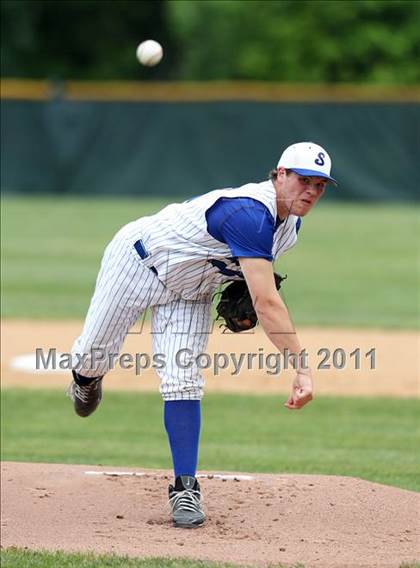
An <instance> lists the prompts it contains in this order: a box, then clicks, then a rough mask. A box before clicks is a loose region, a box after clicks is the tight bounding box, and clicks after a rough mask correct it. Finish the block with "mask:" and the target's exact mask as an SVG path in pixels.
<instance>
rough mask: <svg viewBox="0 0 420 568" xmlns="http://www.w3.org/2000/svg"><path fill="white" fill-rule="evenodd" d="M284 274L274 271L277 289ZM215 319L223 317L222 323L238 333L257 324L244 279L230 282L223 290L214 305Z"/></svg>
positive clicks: (284, 277)
mask: <svg viewBox="0 0 420 568" xmlns="http://www.w3.org/2000/svg"><path fill="white" fill-rule="evenodd" d="M286 278H287V275H286V276H280V274H276V273H274V280H275V282H276V288H277V290H279V289H280V287H281V283H282V282H283V280H286ZM216 311H217V320H219V319H223V320H224V324H222V325H225V326H226V327H227V328H228V329H230V330H231V331H233V332H235V333H238V332H240V331H247V330H248V329H252V328H253V327H255V326H256V325H257V322H258V318H257V314H256V313H255V310H254V306H253V305H252V298H251V294H250V293H249V290H248V286H247V284H246V282H245V280H236V281H235V282H231V283H230V284H229V285H228V286H226V288H225V289H224V290H223V292H222V293H221V296H220V300H219V303H218V304H217V306H216Z"/></svg>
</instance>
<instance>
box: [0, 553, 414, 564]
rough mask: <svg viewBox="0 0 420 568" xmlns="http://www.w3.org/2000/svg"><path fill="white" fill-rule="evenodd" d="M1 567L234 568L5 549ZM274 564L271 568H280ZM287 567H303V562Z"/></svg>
mask: <svg viewBox="0 0 420 568" xmlns="http://www.w3.org/2000/svg"><path fill="white" fill-rule="evenodd" d="M1 560H2V563H1V565H2V567H3V568H56V566H60V568H237V567H235V566H233V565H232V564H218V563H211V562H200V561H194V560H181V559H178V560H177V559H170V560H169V559H165V558H150V559H143V560H141V559H137V558H128V557H122V556H115V555H112V556H111V555H101V556H99V555H93V554H64V553H62V552H55V553H50V552H31V551H27V550H19V549H9V550H3V551H2V552H1ZM282 566H283V565H282V564H276V565H275V566H272V568H282ZM287 568H305V567H304V566H303V564H300V563H298V564H293V566H290V565H288V567H287ZM400 568H420V563H418V562H413V563H409V564H407V563H405V562H404V563H403V564H401V566H400Z"/></svg>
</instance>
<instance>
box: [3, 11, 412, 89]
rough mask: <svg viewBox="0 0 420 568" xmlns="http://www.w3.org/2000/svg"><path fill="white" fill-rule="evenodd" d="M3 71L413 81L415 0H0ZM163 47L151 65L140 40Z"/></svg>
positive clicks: (123, 76) (7, 73) (29, 74)
mask: <svg viewBox="0 0 420 568" xmlns="http://www.w3.org/2000/svg"><path fill="white" fill-rule="evenodd" d="M1 12H2V73H3V75H4V76H15V77H19V76H26V77H40V78H41V77H59V78H63V79H66V78H86V79H87V78H91V79H95V78H101V79H109V78H113V79H118V78H121V79H136V78H155V79H156V78H160V79H188V80H206V79H226V80H230V79H242V80H267V81H270V80H273V81H285V82H333V83H334V82H372V83H397V84H398V83H400V84H404V83H416V82H418V81H419V80H420V66H419V65H418V60H419V58H420V33H419V31H418V30H419V29H420V2H419V1H418V0H60V1H58V0H2V2H1ZM150 37H152V38H154V39H157V40H158V41H160V42H161V43H162V44H163V45H164V47H165V58H164V60H163V62H162V64H160V65H159V66H157V67H156V68H153V69H144V68H142V67H140V66H139V65H138V63H137V62H136V60H135V57H134V52H135V48H136V45H137V44H138V43H139V42H140V41H142V40H143V39H146V38H150Z"/></svg>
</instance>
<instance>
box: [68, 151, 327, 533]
mask: <svg viewBox="0 0 420 568" xmlns="http://www.w3.org/2000/svg"><path fill="white" fill-rule="evenodd" d="M330 172H331V160H330V157H329V155H328V153H327V152H326V150H324V149H323V148H322V147H321V146H319V145H317V144H315V143H313V142H300V143H296V144H293V145H292V146H289V147H288V148H286V150H285V151H284V152H283V154H282V155H281V157H280V160H279V162H278V164H277V168H276V169H274V170H272V172H270V177H269V179H268V180H267V181H263V182H260V183H249V184H246V185H243V186H242V187H237V188H228V189H219V190H215V191H211V192H209V193H206V194H204V195H201V196H199V197H196V198H194V199H191V200H189V201H186V202H184V203H174V204H171V205H168V206H167V207H165V208H163V209H162V210H161V211H159V212H158V213H156V214H155V215H152V216H149V217H143V218H140V219H137V220H136V221H133V222H131V223H129V224H128V225H126V226H124V227H123V228H122V229H121V230H120V231H119V232H118V233H117V234H116V235H115V236H114V238H113V239H112V241H111V242H110V244H109V245H108V246H107V248H106V250H105V253H104V256H103V259H102V264H101V267H100V271H99V275H98V278H97V281H96V288H95V292H94V295H93V298H92V300H91V304H90V307H89V310H88V313H87V317H86V321H85V324H84V327H83V331H82V333H81V335H80V337H78V338H77V339H76V341H75V343H74V346H73V354H74V360H75V361H76V360H77V361H78V364H77V366H76V365H74V368H73V372H72V373H73V380H72V382H71V384H70V387H69V391H68V392H69V395H70V397H71V399H72V401H73V404H74V408H75V411H76V413H77V414H78V415H79V416H83V417H85V416H89V415H90V414H92V412H94V410H95V409H96V408H97V406H98V404H99V403H100V401H101V398H102V380H103V377H104V375H105V374H106V373H107V371H108V370H109V368H110V361H112V355H118V353H119V352H120V349H121V347H122V344H123V342H124V339H125V337H126V335H127V333H128V331H129V330H130V328H131V327H132V326H133V325H134V323H135V322H136V320H137V319H138V318H139V316H140V315H141V313H142V312H143V311H144V310H146V309H147V308H150V309H151V313H152V334H153V350H154V353H162V354H165V364H164V365H163V366H159V368H158V369H157V373H158V375H159V378H160V392H161V395H162V398H163V401H164V423H165V428H166V431H167V435H168V439H169V445H170V448H171V454H172V461H173V467H174V484H173V485H170V486H169V502H170V505H171V510H172V517H173V522H174V525H175V526H179V527H187V528H188V527H195V526H198V525H200V524H202V523H203V522H204V520H205V515H204V511H203V507H202V503H201V493H200V486H199V484H198V481H197V479H196V469H197V461H198V449H199V435H200V426H201V413H200V401H201V398H202V396H203V385H204V381H203V377H202V375H201V370H200V369H199V368H198V367H197V365H195V364H194V363H193V364H192V365H184V364H183V365H180V359H179V354H180V353H189V354H190V355H192V356H191V361H193V362H194V360H195V358H196V356H197V355H199V354H200V353H202V352H204V351H205V349H206V345H207V339H208V332H209V330H210V326H211V316H210V314H211V303H212V297H213V294H214V292H215V290H216V289H217V288H218V287H219V286H220V285H221V284H225V283H230V284H229V285H228V287H227V288H226V289H225V292H224V294H223V296H222V301H221V303H220V304H219V306H218V312H219V314H220V315H222V316H223V317H225V319H226V324H227V325H228V327H230V329H232V330H233V331H236V332H240V331H242V330H244V329H250V328H251V327H253V326H254V325H255V324H256V322H257V320H258V321H259V323H260V324H261V326H262V327H263V330H264V332H265V333H266V334H267V336H268V337H269V339H270V340H271V341H272V343H273V344H274V345H275V347H276V348H277V349H278V350H279V351H280V352H282V353H288V354H290V357H291V358H292V362H293V364H294V365H295V368H296V375H295V378H294V380H293V384H292V388H291V392H290V396H289V397H288V399H287V401H286V402H285V406H286V408H288V409H290V410H298V409H301V408H302V407H303V406H304V405H305V404H307V403H308V402H310V401H311V400H312V396H313V387H312V378H311V371H310V369H309V368H307V367H306V366H305V365H304V364H303V362H302V361H301V360H300V359H299V356H298V355H299V354H300V353H301V351H302V350H301V345H300V343H299V339H298V336H297V334H296V331H295V330H294V328H293V325H292V323H291V320H290V317H289V313H288V310H287V307H286V305H285V304H284V302H283V300H282V298H281V297H280V295H279V294H278V288H279V286H280V282H281V278H279V277H278V276H277V275H276V276H275V275H274V273H273V261H274V260H275V259H277V258H279V257H280V256H281V255H282V254H283V253H284V252H285V251H287V250H289V249H290V248H291V247H293V246H294V245H295V243H296V240H297V236H298V232H299V228H300V225H301V218H302V217H304V216H305V215H306V214H307V213H308V212H309V211H310V210H311V209H312V208H313V207H314V205H315V204H316V202H317V201H318V200H319V199H320V197H321V196H322V194H323V193H324V190H325V187H326V185H327V183H332V184H334V185H336V182H335V180H334V179H333V178H332V177H331V176H330ZM232 281H233V283H232ZM230 287H231V288H230ZM286 350H287V351H286ZM98 352H100V353H101V354H102V355H103V356H102V357H100V358H98V357H97V356H96V354H97V353H98ZM177 355H178V356H177Z"/></svg>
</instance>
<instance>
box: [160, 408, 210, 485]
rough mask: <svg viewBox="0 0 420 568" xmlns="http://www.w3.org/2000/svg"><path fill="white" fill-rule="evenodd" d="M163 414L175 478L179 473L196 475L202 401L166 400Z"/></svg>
mask: <svg viewBox="0 0 420 568" xmlns="http://www.w3.org/2000/svg"><path fill="white" fill-rule="evenodd" d="M163 416H164V423H165V428H166V432H167V433H168V439H169V445H170V447H171V452H172V462H173V465H174V472H175V478H176V477H178V476H179V475H191V476H192V477H195V474H196V471H197V460H198V444H199V440H200V427H201V409H200V401H199V400H168V401H165V403H164V411H163Z"/></svg>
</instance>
